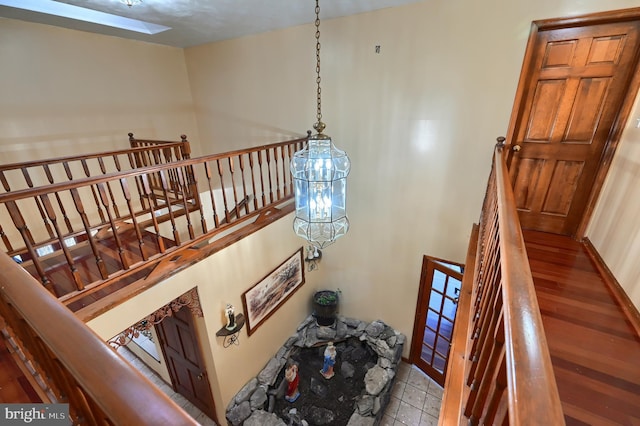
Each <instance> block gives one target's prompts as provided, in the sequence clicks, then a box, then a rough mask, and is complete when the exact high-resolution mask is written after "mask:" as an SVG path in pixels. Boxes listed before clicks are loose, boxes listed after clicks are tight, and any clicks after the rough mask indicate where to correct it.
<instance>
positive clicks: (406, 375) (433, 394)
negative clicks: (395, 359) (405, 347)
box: [380, 362, 442, 426]
mask: <svg viewBox="0 0 640 426" xmlns="http://www.w3.org/2000/svg"><path fill="white" fill-rule="evenodd" d="M441 404H442V387H440V385H439V384H437V383H436V382H434V381H433V380H431V379H430V378H429V377H428V376H427V375H426V374H424V373H423V372H422V371H421V370H420V369H418V368H417V367H416V366H413V365H409V364H407V363H404V362H403V363H401V364H400V366H399V367H398V376H397V377H396V383H395V385H394V387H393V390H392V397H391V401H389V405H387V409H386V410H385V413H384V417H383V418H382V421H381V422H380V426H405V425H406V426H436V425H437V424H438V416H439V415H440V405H441Z"/></svg>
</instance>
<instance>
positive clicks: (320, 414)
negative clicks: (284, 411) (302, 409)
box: [308, 405, 335, 425]
mask: <svg viewBox="0 0 640 426" xmlns="http://www.w3.org/2000/svg"><path fill="white" fill-rule="evenodd" d="M308 417H309V423H311V424H312V425H330V424H333V419H335V415H334V414H333V411H331V410H327V409H326V408H322V407H316V406H315V405H314V406H312V407H309V415H308Z"/></svg>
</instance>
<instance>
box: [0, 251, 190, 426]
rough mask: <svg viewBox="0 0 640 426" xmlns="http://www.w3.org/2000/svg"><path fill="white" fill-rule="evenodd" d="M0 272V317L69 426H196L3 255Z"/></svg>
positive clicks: (186, 415)
mask: <svg viewBox="0 0 640 426" xmlns="http://www.w3.org/2000/svg"><path fill="white" fill-rule="evenodd" d="M0 269H2V271H3V272H2V274H1V275H0V316H1V317H2V319H3V320H4V323H5V326H6V327H8V328H9V334H11V335H13V336H15V338H17V340H18V342H17V343H18V344H19V346H20V347H21V349H22V351H23V352H24V353H25V354H27V357H28V358H29V359H30V361H31V362H32V363H35V364H36V365H37V367H38V369H39V370H40V369H41V370H43V371H44V372H45V373H46V374H45V375H44V376H45V378H47V379H48V380H49V383H47V385H49V388H50V389H51V390H53V392H54V397H55V399H56V401H52V402H58V403H69V413H70V415H71V417H72V419H73V422H74V424H88V425H107V424H115V425H154V426H155V425H178V424H179V425H196V424H198V423H197V422H195V420H193V419H192V418H191V417H190V416H189V415H188V414H187V413H186V412H184V411H183V410H182V408H180V407H179V406H178V405H176V404H175V403H174V402H173V401H172V400H171V399H169V397H167V396H166V395H165V394H164V393H162V391H160V390H159V389H158V388H157V387H155V385H153V384H152V383H151V382H150V381H149V380H148V379H146V378H145V377H144V376H142V375H141V374H140V373H139V372H138V371H137V370H135V369H134V368H133V367H132V366H131V365H129V364H128V363H127V362H126V361H125V360H124V359H123V358H122V357H120V356H119V355H118V354H117V353H115V352H114V351H113V349H111V348H110V347H109V346H108V345H107V344H106V343H105V342H103V341H102V340H101V339H100V338H99V337H98V336H97V335H96V334H95V333H94V332H93V331H92V330H91V329H89V328H88V327H87V326H86V325H85V324H84V323H82V322H81V321H80V320H78V319H77V318H76V317H75V315H73V314H72V313H71V311H69V310H68V309H67V308H66V307H65V306H64V305H62V304H61V303H60V302H58V300H56V299H55V298H54V297H53V296H52V295H51V294H49V293H48V292H47V291H46V290H44V289H43V288H42V286H41V285H39V284H38V282H37V281H35V280H34V279H33V277H32V276H31V275H29V274H28V273H27V272H26V271H25V270H23V269H22V268H20V267H19V266H18V265H17V264H16V263H15V262H14V261H13V260H12V259H11V258H9V257H8V256H7V255H6V254H4V253H0ZM54 319H55V320H54Z"/></svg>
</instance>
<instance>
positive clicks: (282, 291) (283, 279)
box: [242, 247, 304, 336]
mask: <svg viewBox="0 0 640 426" xmlns="http://www.w3.org/2000/svg"><path fill="white" fill-rule="evenodd" d="M302 256H303V255H302V247H300V249H298V250H297V251H296V252H295V253H293V254H292V255H291V256H290V257H289V258H288V259H287V260H285V261H284V262H283V263H282V264H281V265H280V266H278V267H277V268H276V269H274V270H273V271H272V272H270V273H269V274H268V275H267V276H266V277H264V278H263V279H261V280H260V281H259V282H258V283H257V284H256V285H254V286H253V287H251V288H250V289H249V290H247V291H245V292H244V293H243V295H242V304H243V305H244V311H245V313H246V317H247V333H248V334H249V336H251V334H252V333H253V332H254V331H255V330H256V329H257V328H258V327H259V326H260V325H262V323H263V322H264V321H265V320H266V319H267V318H269V317H270V316H271V315H272V314H273V313H274V312H275V311H276V310H277V309H278V308H279V307H280V306H282V304H284V302H286V301H287V299H289V298H290V297H291V296H292V295H293V293H295V292H296V290H298V289H299V288H300V287H301V286H302V284H304V267H303V259H302Z"/></svg>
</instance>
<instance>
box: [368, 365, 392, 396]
mask: <svg viewBox="0 0 640 426" xmlns="http://www.w3.org/2000/svg"><path fill="white" fill-rule="evenodd" d="M389 379H390V377H389V373H388V372H387V370H386V369H385V368H382V367H380V366H379V365H375V366H374V367H372V368H370V369H369V371H367V374H365V376H364V384H365V388H366V389H367V393H368V394H369V395H373V396H376V395H378V394H379V393H380V392H381V391H382V389H384V387H385V385H386V384H387V382H388V381H389Z"/></svg>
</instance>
